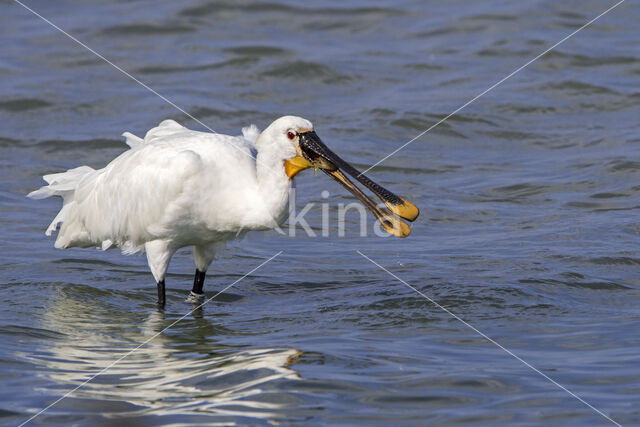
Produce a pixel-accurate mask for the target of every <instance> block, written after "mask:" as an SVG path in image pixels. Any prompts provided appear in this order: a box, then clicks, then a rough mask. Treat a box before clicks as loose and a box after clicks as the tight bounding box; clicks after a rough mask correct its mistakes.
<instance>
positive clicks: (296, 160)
mask: <svg viewBox="0 0 640 427" xmlns="http://www.w3.org/2000/svg"><path fill="white" fill-rule="evenodd" d="M265 133H268V134H269V136H270V139H271V140H272V141H276V143H277V144H278V145H281V146H282V149H283V150H284V151H285V152H286V153H287V156H286V157H285V160H284V171H285V173H286V174H287V176H288V177H289V179H292V178H293V177H294V176H295V175H297V174H298V173H299V172H301V171H303V170H305V169H309V168H313V169H315V170H316V171H317V170H318V169H320V170H322V171H323V172H325V173H326V174H327V175H329V176H330V177H331V178H333V179H335V180H336V181H338V182H339V183H340V184H342V185H343V186H344V187H345V188H346V189H347V190H349V192H351V193H352V194H353V195H354V196H356V197H357V198H358V199H359V200H360V201H361V202H362V203H363V204H364V205H365V206H366V207H367V208H368V209H369V210H370V211H371V213H373V215H374V216H375V217H376V218H377V219H378V220H379V221H380V224H381V225H382V227H383V228H384V229H385V230H386V231H387V232H389V233H391V234H393V235H395V236H398V237H406V236H408V235H409V234H410V233H411V228H410V227H409V226H408V225H407V224H406V223H405V222H403V221H402V220H400V219H399V218H398V217H400V218H403V219H406V220H408V221H413V220H415V219H416V218H417V217H418V214H419V212H420V211H419V210H418V208H417V207H416V205H414V204H413V203H411V202H409V201H408V200H406V199H404V198H402V197H399V196H396V195H395V194H394V193H392V192H390V191H389V190H387V189H386V188H384V187H382V186H380V185H378V184H376V183H375V182H373V181H372V180H370V179H369V178H367V177H366V176H365V175H363V174H362V173H360V172H359V171H358V170H357V169H355V168H354V167H353V166H351V165H350V164H349V163H347V162H346V161H344V160H342V159H341V158H340V157H339V156H338V155H337V154H335V153H334V152H333V151H331V150H330V149H329V148H328V147H327V146H326V145H325V144H324V143H323V142H322V140H321V139H320V137H318V135H317V134H316V132H315V131H314V129H313V124H312V123H311V122H310V121H309V120H306V119H303V118H302V117H296V116H284V117H281V118H279V119H277V120H276V121H274V122H273V123H272V124H271V125H270V126H269V127H268V128H267V129H265ZM343 172H346V173H347V174H349V175H351V176H352V177H353V178H355V179H356V180H357V181H359V182H360V183H361V184H363V185H364V186H365V187H367V188H368V189H369V190H370V191H371V192H372V193H373V194H375V195H376V196H377V197H378V198H379V199H380V200H381V201H382V202H383V203H384V205H385V206H386V208H384V207H382V206H378V205H377V204H376V203H375V202H374V201H373V200H371V198H370V197H369V196H367V195H366V194H365V193H363V192H362V191H361V190H360V189H359V188H358V187H357V186H356V185H355V184H354V183H353V182H351V180H349V179H348V178H347V177H346V176H345V175H344V173H343Z"/></svg>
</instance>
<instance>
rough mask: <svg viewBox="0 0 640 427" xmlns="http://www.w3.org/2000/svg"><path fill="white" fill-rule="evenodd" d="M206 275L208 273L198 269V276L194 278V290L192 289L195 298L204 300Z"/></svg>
mask: <svg viewBox="0 0 640 427" xmlns="http://www.w3.org/2000/svg"><path fill="white" fill-rule="evenodd" d="M205 274H207V272H206V271H200V270H198V269H197V268H196V275H195V277H194V278H193V289H191V294H192V295H194V296H195V297H198V298H202V297H203V296H204V292H203V291H202V287H203V286H204V276H205Z"/></svg>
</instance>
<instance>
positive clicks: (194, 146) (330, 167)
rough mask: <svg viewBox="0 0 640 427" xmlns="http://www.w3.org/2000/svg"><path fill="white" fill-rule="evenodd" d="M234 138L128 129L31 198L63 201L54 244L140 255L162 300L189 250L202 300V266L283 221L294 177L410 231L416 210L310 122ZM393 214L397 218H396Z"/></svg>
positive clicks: (164, 126) (394, 229) (396, 230)
mask: <svg viewBox="0 0 640 427" xmlns="http://www.w3.org/2000/svg"><path fill="white" fill-rule="evenodd" d="M242 133H243V134H242V136H229V135H221V134H214V133H205V132H198V131H194V130H190V129H187V128H185V127H183V126H181V125H180V124H178V123H176V122H175V121H173V120H165V121H163V122H162V123H160V125H159V126H158V127H155V128H153V129H151V130H150V131H149V132H147V134H146V135H145V137H144V139H141V138H138V137H136V136H135V135H132V134H130V133H128V132H125V133H124V134H123V136H124V137H126V142H127V144H128V145H129V146H130V147H131V148H130V149H129V150H127V151H125V152H124V153H122V154H121V155H119V156H118V157H116V158H115V159H114V160H112V161H111V162H110V163H109V164H108V165H107V166H105V167H104V168H102V169H98V170H95V169H93V168H91V167H89V166H80V167H78V168H75V169H70V170H68V171H66V172H62V173H55V174H51V175H45V176H44V177H43V178H44V180H45V181H46V182H47V183H48V185H46V186H44V187H42V188H40V189H38V190H36V191H33V192H32V193H30V194H29V195H28V196H29V197H31V198H34V199H41V198H45V197H49V196H61V197H62V198H63V205H62V209H61V210H60V212H59V213H58V215H57V216H56V217H55V218H54V220H53V222H51V225H49V228H48V229H47V231H46V234H47V235H51V233H52V232H54V231H56V230H57V229H58V226H59V224H60V223H61V224H62V226H61V227H60V231H59V232H58V236H57V238H56V242H55V247H56V248H60V249H65V248H70V247H98V248H101V249H103V250H106V249H108V248H110V247H118V248H120V249H121V250H122V252H123V253H126V254H130V253H135V252H140V251H144V252H145V253H146V255H147V261H148V263H149V267H150V269H151V272H152V274H153V277H154V278H155V280H156V282H157V287H158V302H159V304H161V305H164V303H165V275H166V272H167V268H168V266H169V261H170V260H171V257H172V255H173V254H174V253H175V252H176V250H178V249H180V248H182V247H185V246H192V247H193V258H194V261H195V264H196V273H195V279H194V285H193V290H192V291H191V295H192V298H201V297H202V296H203V295H204V294H203V290H202V288H203V284H204V278H205V274H206V271H207V269H208V267H209V265H210V263H211V261H212V260H213V257H214V253H215V251H216V249H217V247H218V245H219V244H221V243H224V242H226V241H228V240H231V239H235V238H237V237H238V236H239V235H241V234H243V233H246V232H247V231H251V230H266V229H272V228H275V227H277V226H278V225H280V224H282V223H283V222H284V221H285V220H286V219H287V214H288V200H289V191H290V189H291V187H292V180H293V177H294V176H295V175H296V174H297V173H298V172H300V171H301V170H304V169H307V168H315V169H316V170H317V169H321V170H323V171H324V172H327V173H328V174H329V175H330V176H332V177H333V178H335V179H336V180H338V181H339V182H341V183H342V184H343V185H344V186H345V187H346V188H347V189H348V190H349V191H351V192H352V193H353V194H354V195H356V196H357V197H358V198H359V199H360V200H361V201H362V202H363V203H364V204H365V205H366V206H367V207H368V208H369V209H370V210H371V211H372V212H373V214H374V215H375V216H376V217H377V218H378V219H379V220H380V221H381V224H382V225H383V227H384V228H385V229H386V230H387V231H388V232H390V233H392V234H395V235H397V236H400V237H405V236H407V235H408V234H409V233H410V228H409V227H408V226H407V224H405V223H404V222H402V221H401V220H399V219H398V218H397V217H396V216H395V215H398V216H400V217H402V218H405V219H407V220H410V221H413V220H414V219H415V218H416V217H417V216H418V208H417V207H416V206H415V205H413V204H412V203H410V202H408V201H407V200H405V199H402V198H400V197H398V196H396V195H394V194H393V193H390V192H389V191H387V190H385V189H384V188H382V187H380V186H379V185H377V184H375V183H374V182H372V181H371V180H369V179H368V178H367V177H365V176H364V175H362V174H360V173H359V172H358V171H357V170H355V169H354V168H353V167H351V166H350V165H349V164H348V163H346V162H345V161H343V160H342V159H340V158H339V157H338V156H337V155H336V154H334V153H333V152H332V151H331V150H329V149H328V148H327V147H326V146H325V145H324V144H323V143H322V141H320V139H319V138H318V136H317V135H316V133H315V132H314V130H313V125H312V124H311V122H309V121H308V120H306V119H303V118H301V117H295V116H285V117H281V118H279V119H277V120H276V121H274V122H273V123H272V124H271V125H270V126H269V127H267V128H266V129H265V130H264V131H263V132H262V133H259V131H258V129H257V128H256V127H255V126H253V125H252V126H250V127H247V128H244V129H242ZM340 169H343V170H345V171H346V172H347V173H349V174H350V175H352V176H354V177H355V178H356V179H358V180H359V181H360V182H361V183H362V184H364V185H365V186H367V187H368V188H369V189H370V190H371V191H372V192H374V193H375V194H376V195H377V196H378V197H380V198H381V199H382V201H383V202H384V203H385V204H386V205H387V207H388V208H389V209H390V211H389V210H387V209H385V208H382V207H378V206H376V204H375V203H374V202H373V201H372V200H371V199H370V198H369V197H367V196H366V195H365V194H364V193H362V192H361V191H360V190H359V189H358V187H356V186H355V185H354V184H353V183H352V182H351V181H349V180H348V179H347V178H346V176H344V174H342V172H341V171H340ZM394 214H395V215H394Z"/></svg>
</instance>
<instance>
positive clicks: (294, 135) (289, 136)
mask: <svg viewBox="0 0 640 427" xmlns="http://www.w3.org/2000/svg"><path fill="white" fill-rule="evenodd" d="M295 137H296V134H295V133H294V132H291V131H289V132H287V138H289V139H293V138H295Z"/></svg>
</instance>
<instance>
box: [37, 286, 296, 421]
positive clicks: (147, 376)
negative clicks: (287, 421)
mask: <svg viewBox="0 0 640 427" xmlns="http://www.w3.org/2000/svg"><path fill="white" fill-rule="evenodd" d="M87 292H90V291H87ZM81 294H82V293H78V292H76V291H73V292H68V291H64V290H62V291H60V292H59V293H58V294H57V295H56V297H55V298H54V300H53V301H52V303H51V306H50V309H49V310H48V312H47V315H46V317H45V321H44V322H45V325H43V326H44V327H46V328H47V329H50V330H55V331H60V332H61V333H63V334H64V335H63V338H60V339H59V340H56V341H54V342H53V343H52V346H51V347H50V348H46V349H42V350H41V351H39V352H37V353H36V352H34V354H32V355H30V356H26V357H28V358H30V359H31V360H32V361H34V362H35V363H37V364H38V365H44V367H45V370H43V372H45V375H46V376H47V377H49V378H50V379H51V380H52V381H54V382H55V383H56V385H55V387H53V390H55V393H56V394H63V393H62V391H64V392H66V391H67V390H72V389H73V388H75V387H76V386H78V385H80V384H81V383H82V382H84V381H86V380H87V379H89V378H91V377H92V376H93V375H95V374H96V373H97V372H100V371H101V370H102V369H104V368H106V367H107V366H109V365H110V364H112V363H113V362H114V361H115V360H117V359H118V358H120V357H122V356H123V355H124V354H126V353H127V352H129V351H130V350H131V349H133V348H135V347H137V346H138V345H140V343H143V342H145V341H147V340H149V339H150V338H152V337H153V339H151V340H150V341H149V342H148V343H147V344H145V345H143V346H142V347H140V348H139V349H138V350H136V351H134V352H132V353H131V354H129V355H128V356H127V357H126V358H124V359H123V360H121V361H120V362H118V363H117V364H115V365H114V366H112V367H111V368H109V369H108V370H107V371H106V372H104V373H103V374H101V375H99V376H97V377H96V378H94V379H92V380H91V381H90V382H88V383H87V384H85V385H84V386H82V387H80V388H79V389H78V390H77V391H75V392H74V393H73V394H72V396H70V397H69V398H67V399H69V400H73V399H74V398H80V399H91V400H93V401H103V402H104V401H109V402H110V403H112V402H114V401H120V402H123V403H126V404H127V405H122V406H120V407H119V408H118V410H117V412H114V413H113V414H108V413H104V412H103V413H102V415H106V416H127V417H131V416H136V415H142V414H144V415H149V414H153V415H167V414H171V415H177V414H181V415H189V414H191V415H198V416H203V415H223V416H225V417H229V416H242V417H247V416H249V417H257V418H263V419H267V420H273V419H277V418H280V417H282V416H283V415H282V414H283V411H284V410H285V409H286V408H287V405H289V404H290V403H287V402H290V400H291V399H290V398H288V397H286V396H284V395H283V393H282V392H281V391H280V388H279V387H278V386H277V383H278V382H281V381H289V380H299V376H298V374H297V372H296V371H295V370H293V369H292V368H291V365H292V362H293V361H294V360H295V358H296V357H298V355H299V354H300V352H299V351H298V350H295V349H283V348H251V349H247V348H239V347H233V346H228V345H224V344H221V343H220V339H219V336H224V335H230V334H235V332H234V331H232V330H229V329H225V328H222V327H220V326H217V325H215V324H214V323H213V322H212V321H211V319H210V318H208V317H205V316H203V312H202V309H200V310H198V311H196V312H194V313H193V315H192V316H191V317H187V318H185V319H183V320H182V321H180V322H179V323H177V324H176V325H175V326H173V327H172V328H170V329H168V330H165V328H167V327H168V326H169V325H171V323H173V322H175V320H177V319H178V318H179V317H180V315H175V314H167V313H165V312H164V311H162V310H158V311H151V312H148V313H147V314H146V315H145V316H146V317H144V318H143V317H142V316H141V315H140V314H139V313H135V312H133V313H132V311H131V310H122V313H117V312H115V310H116V309H115V308H113V307H111V308H110V307H105V306H104V305H102V304H101V303H100V299H99V298H86V297H85V298H82V297H80V299H78V297H79V296H81ZM110 298H113V296H110ZM214 319H215V318H214ZM271 390H272V391H271ZM267 395H268V397H267ZM67 403H68V404H67V405H65V408H72V409H70V410H71V411H78V412H74V413H81V412H83V411H86V412H89V411H92V412H94V409H89V408H87V407H86V406H80V405H78V408H77V409H76V408H74V405H73V404H71V403H72V402H67ZM105 407H107V408H109V407H110V406H106V405H105ZM123 408H126V409H124V410H123ZM102 410H103V409H102Z"/></svg>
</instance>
